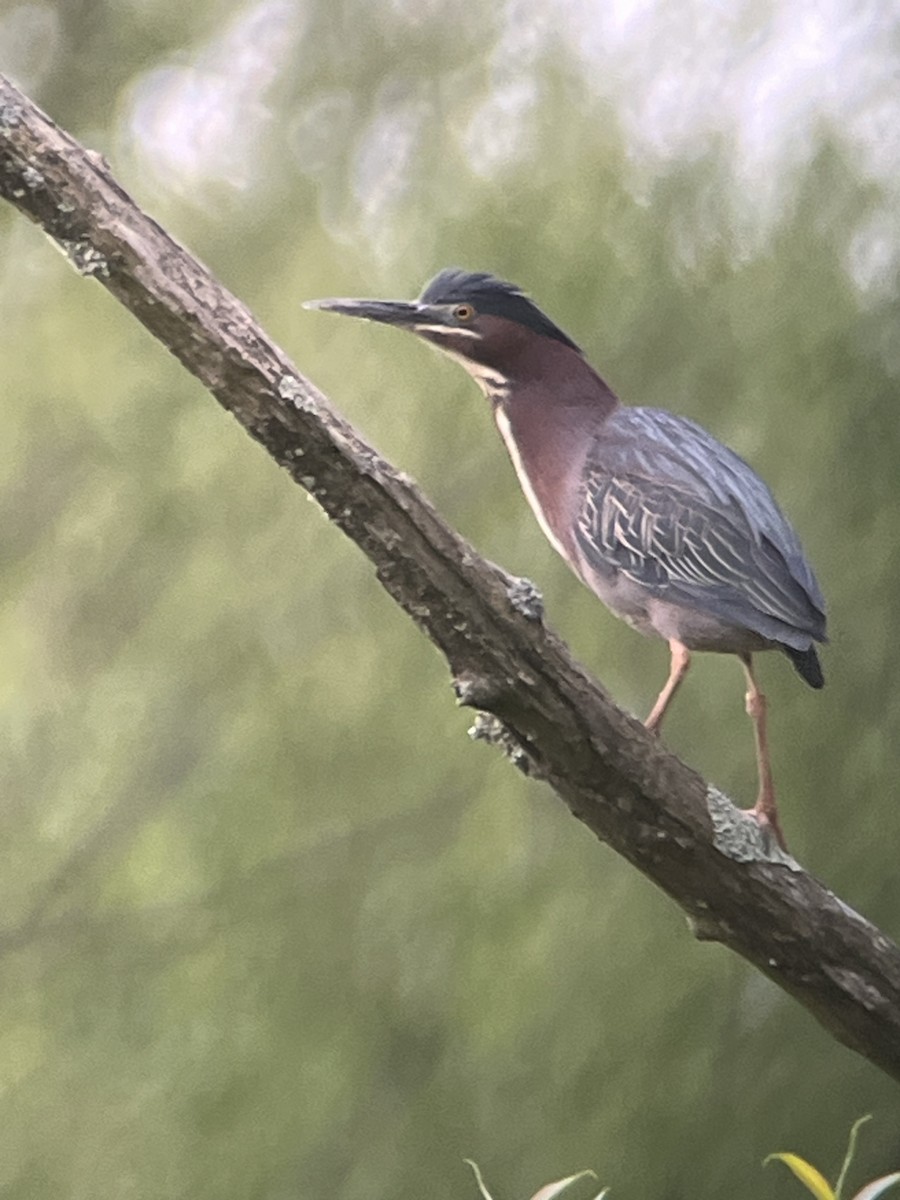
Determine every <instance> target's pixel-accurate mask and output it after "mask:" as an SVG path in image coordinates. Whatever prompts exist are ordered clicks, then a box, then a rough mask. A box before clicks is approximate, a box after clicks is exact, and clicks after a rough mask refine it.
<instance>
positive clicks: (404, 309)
mask: <svg viewBox="0 0 900 1200" xmlns="http://www.w3.org/2000/svg"><path fill="white" fill-rule="evenodd" d="M303 307H304V308H317V309H321V310H322V311H324V312H335V313H340V314H341V315H342V316H345V317H361V318H362V319H363V320H364V321H378V322H379V323H380V324H382V325H399V326H401V327H402V328H405V329H415V328H416V326H417V325H436V324H440V325H445V324H446V323H447V320H446V317H445V316H444V314H443V313H439V312H438V311H437V310H436V309H435V308H434V307H433V306H431V305H428V304H416V303H415V301H408V300H340V299H337V300H307V301H305V302H304V305H303Z"/></svg>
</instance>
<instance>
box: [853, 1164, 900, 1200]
mask: <svg viewBox="0 0 900 1200" xmlns="http://www.w3.org/2000/svg"><path fill="white" fill-rule="evenodd" d="M895 1183H900V1171H895V1172H894V1173H893V1175H882V1176H881V1178H880V1179H873V1180H872V1182H871V1183H867V1184H866V1186H865V1187H864V1188H863V1189H862V1191H861V1192H857V1193H856V1195H855V1196H854V1197H853V1200H876V1197H877V1196H881V1195H883V1194H884V1193H885V1192H886V1191H887V1190H888V1188H889V1187H892V1186H893V1184H895Z"/></svg>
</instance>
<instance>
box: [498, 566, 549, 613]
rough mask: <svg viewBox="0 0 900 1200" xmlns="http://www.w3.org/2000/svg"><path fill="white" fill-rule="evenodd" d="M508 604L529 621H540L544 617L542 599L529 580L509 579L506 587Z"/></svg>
mask: <svg viewBox="0 0 900 1200" xmlns="http://www.w3.org/2000/svg"><path fill="white" fill-rule="evenodd" d="M506 595H507V597H508V598H509V602H510V604H511V605H512V606H513V608H514V609H515V610H516V612H520V613H521V614H522V616H523V617H527V619H528V620H529V621H540V620H541V619H542V618H543V616H544V597H543V596H542V595H541V593H540V591H539V590H538V588H537V587H536V586H535V584H533V583H532V582H531V580H530V579H525V578H520V577H515V576H513V577H510V580H509V582H508V584H507V587H506Z"/></svg>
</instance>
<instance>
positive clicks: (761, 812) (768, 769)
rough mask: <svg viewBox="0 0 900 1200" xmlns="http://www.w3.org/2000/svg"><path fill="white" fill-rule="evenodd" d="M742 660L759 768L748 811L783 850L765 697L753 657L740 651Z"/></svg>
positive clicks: (748, 713) (783, 843)
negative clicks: (754, 801)
mask: <svg viewBox="0 0 900 1200" xmlns="http://www.w3.org/2000/svg"><path fill="white" fill-rule="evenodd" d="M741 662H742V663H743V664H744V673H745V675H746V676H747V696H746V702H747V715H748V716H749V717H750V718H751V719H752V721H753V732H754V734H755V737H756V766H757V769H758V771H759V795H758V796H757V798H756V804H754V806H753V808H751V809H750V812H751V814H752V815H753V816H754V817H755V818H756V820H757V821H758V822H759V824H760V826H761V827H762V828H763V829H764V830H765V829H771V831H772V833H773V834H774V835H775V840H776V841H777V842H778V845H779V846H780V847H781V848H782V850H787V844H786V843H785V840H784V834H783V833H782V832H781V822H780V821H779V820H778V809H777V807H776V805H775V785H774V784H773V782H772V765H771V763H770V762H769V740H768V737H767V736H766V698H765V696H764V695H763V694H762V692H761V691H760V690H759V684H758V683H757V682H756V676H755V675H754V673H753V660H752V658H751V657H750V655H749V654H742V655H741Z"/></svg>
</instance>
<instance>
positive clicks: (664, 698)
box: [644, 638, 691, 733]
mask: <svg viewBox="0 0 900 1200" xmlns="http://www.w3.org/2000/svg"><path fill="white" fill-rule="evenodd" d="M669 650H670V651H671V653H672V663H671V666H670V667H669V678H668V679H667V680H666V685H665V687H664V688H663V690H662V691H661V692H660V693H659V696H657V698H656V703H655V704H654V705H653V708H652V709H651V710H650V716H649V717H648V718H647V720H646V721H645V722H644V725H645V727H646V728H647V729H649V730H650V732H651V733H659V727H660V725H661V724H662V719H663V717H664V716H665V715H666V709H667V708H668V707H669V705H670V704H671V702H672V698H673V697H674V695H675V693H676V692H677V691H678V689H679V687H680V686H681V681H682V679H684V677H685V675H687V671H688V667H689V666H690V665H691V652H690V650H688V648H687V646H684V645H682V643H681V642H679V641H676V640H675V638H670V639H669Z"/></svg>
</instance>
